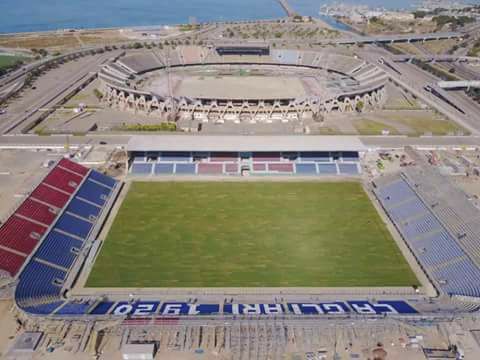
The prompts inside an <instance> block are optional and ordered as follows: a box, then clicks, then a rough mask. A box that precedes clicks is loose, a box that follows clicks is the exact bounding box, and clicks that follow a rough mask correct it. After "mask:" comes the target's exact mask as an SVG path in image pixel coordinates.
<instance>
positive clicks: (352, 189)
mask: <svg viewBox="0 0 480 360" xmlns="http://www.w3.org/2000/svg"><path fill="white" fill-rule="evenodd" d="M126 150H127V152H128V160H127V166H128V169H129V171H128V175H127V176H126V177H125V178H121V179H114V178H112V177H110V176H108V175H105V174H102V173H100V172H98V171H96V170H93V169H89V168H87V167H85V166H83V165H80V164H78V163H76V162H74V161H72V160H68V159H65V158H64V159H61V160H60V161H58V162H56V164H54V165H53V166H52V168H51V169H50V170H49V171H48V174H47V175H46V176H44V177H43V178H42V179H40V180H39V182H38V183H37V185H36V186H35V187H34V188H33V189H32V191H31V192H30V193H29V194H28V195H27V196H26V198H25V199H23V200H22V202H21V203H20V204H19V205H18V206H16V207H15V209H14V210H13V211H12V212H11V214H10V215H9V216H8V218H7V219H6V220H5V221H4V222H3V223H2V226H1V228H0V241H1V243H0V254H1V256H0V268H1V269H2V279H3V280H2V282H3V284H4V285H5V284H7V283H8V284H10V286H11V287H12V288H14V289H15V290H14V291H15V295H14V296H15V302H16V305H17V307H18V309H20V310H21V311H22V313H24V314H25V315H26V316H30V317H42V318H43V317H48V318H51V319H80V320H86V319H96V320H108V319H123V320H122V321H124V322H125V323H129V322H131V321H137V322H138V321H140V320H141V321H144V322H145V323H148V322H149V321H152V319H174V320H175V321H178V319H179V318H178V317H179V316H184V317H185V318H192V317H208V318H212V319H218V318H221V319H227V318H231V317H235V316H239V315H242V316H247V317H248V316H270V317H271V316H273V317H282V318H285V319H288V318H292V317H293V318H294V317H296V316H303V315H309V316H310V317H311V316H316V317H318V318H321V317H326V318H331V317H332V316H333V317H336V316H339V317H342V318H344V317H345V316H348V317H352V318H355V317H365V316H369V317H374V318H375V317H382V316H385V315H388V316H391V317H394V318H395V317H400V318H401V317H407V318H411V317H419V318H430V319H434V318H435V317H437V316H440V315H439V310H438V309H441V311H442V313H446V312H447V313H450V314H458V313H462V312H463V313H465V312H471V311H474V310H477V308H478V300H477V299H478V297H479V292H480V284H479V280H478V279H480V276H479V275H480V267H479V266H478V264H479V260H478V259H479V258H478V254H479V252H478V247H477V246H476V239H477V235H478V228H477V227H476V224H477V222H476V220H475V219H476V217H475V215H476V211H475V210H474V209H473V208H472V205H471V204H470V203H469V202H468V199H467V198H465V197H464V196H462V194H461V193H458V194H457V193H452V191H453V190H452V189H450V187H449V186H448V184H445V183H444V182H442V179H443V177H442V176H440V175H438V174H435V173H428V174H427V173H425V171H427V170H422V169H418V168H416V167H413V168H409V169H405V170H402V171H400V172H399V173H397V174H391V175H388V176H385V177H380V178H376V179H374V180H373V181H368V180H365V178H364V177H362V171H363V170H362V161H363V157H364V156H365V154H366V153H367V152H368V151H369V149H368V147H366V146H365V145H364V144H363V143H362V142H360V141H359V140H358V139H357V138H353V137H344V138H342V137H335V138H329V137H323V136H293V137H292V136H273V137H262V136H260V137H259V136H252V137H237V136H230V137H228V136H227V137H225V136H223V137H218V136H200V137H199V136H195V137H192V136H185V135H164V136H161V137H149V136H132V138H131V139H130V141H129V143H128V147H127V149H126ZM426 179H428V181H427V180H426ZM447 190H448V191H447ZM447 197H448V198H449V199H450V198H452V197H453V198H455V199H456V200H455V202H452V201H450V200H448V201H447V200H446V199H447ZM432 204H435V206H433V207H432ZM452 214H456V216H455V217H453V216H452ZM460 214H462V216H460ZM312 298H314V299H315V300H313V301H312Z"/></svg>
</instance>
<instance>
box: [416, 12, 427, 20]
mask: <svg viewBox="0 0 480 360" xmlns="http://www.w3.org/2000/svg"><path fill="white" fill-rule="evenodd" d="M425 16H427V12H426V11H422V10H417V11H414V12H413V18H414V19H423V18H424V17H425Z"/></svg>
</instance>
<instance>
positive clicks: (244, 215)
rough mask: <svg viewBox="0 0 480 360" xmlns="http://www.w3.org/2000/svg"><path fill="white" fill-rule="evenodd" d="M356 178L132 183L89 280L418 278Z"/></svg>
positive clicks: (205, 282) (271, 283)
mask: <svg viewBox="0 0 480 360" xmlns="http://www.w3.org/2000/svg"><path fill="white" fill-rule="evenodd" d="M418 284H419V283H418V280H417V279H416V276H415V275H414V273H413V272H412V270H411V269H410V267H409V265H408V264H407V262H406V260H405V259H404V257H403V255H402V254H401V252H400V250H399V249H398V247H397V245H396V243H395V242H394V240H393V239H392V236H391V234H390V233H389V231H388V230H387V228H386V227H385V224H384V223H383V222H382V220H381V218H380V216H379V214H378V213H377V211H376V209H375V208H374V206H373V205H372V203H371V202H370V199H369V198H368V196H367V194H366V193H365V192H364V190H363V188H362V186H361V184H359V183H356V182H133V183H132V184H131V187H130V189H129V192H128V193H127V195H126V198H125V199H124V201H123V203H122V204H121V207H120V209H119V212H118V214H117V216H116V218H115V220H114V222H113V225H112V227H111V229H110V230H109V233H108V236H107V239H106V240H105V243H104V244H103V247H102V249H101V252H100V254H99V255H98V257H97V259H96V262H95V264H94V266H93V269H92V271H91V273H90V275H89V278H88V280H87V284H86V286H87V287H132V288H133V287H136V288H139V287H161V288H166V287H178V288H183V287H212V288H214V287H348V286H359V287H365V286H412V285H418Z"/></svg>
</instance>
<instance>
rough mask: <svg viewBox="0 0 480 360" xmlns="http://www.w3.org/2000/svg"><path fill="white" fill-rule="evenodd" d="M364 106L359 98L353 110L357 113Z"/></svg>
mask: <svg viewBox="0 0 480 360" xmlns="http://www.w3.org/2000/svg"><path fill="white" fill-rule="evenodd" d="M364 108H365V103H364V102H363V101H362V100H359V101H358V102H357V104H356V105H355V110H356V111H357V112H359V113H360V112H362V111H363V109H364Z"/></svg>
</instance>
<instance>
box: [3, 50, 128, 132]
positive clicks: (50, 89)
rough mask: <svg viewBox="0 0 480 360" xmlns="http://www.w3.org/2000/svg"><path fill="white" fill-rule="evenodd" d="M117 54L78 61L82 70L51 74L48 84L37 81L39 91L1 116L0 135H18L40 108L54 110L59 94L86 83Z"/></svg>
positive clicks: (22, 99) (107, 54) (19, 101)
mask: <svg viewBox="0 0 480 360" xmlns="http://www.w3.org/2000/svg"><path fill="white" fill-rule="evenodd" d="M118 53H120V51H117V52H115V51H114V52H109V53H105V54H102V55H100V56H93V57H85V58H81V59H79V60H78V61H80V62H81V67H80V68H79V69H74V70H73V71H72V72H68V71H67V70H65V69H63V67H60V68H58V69H52V70H50V72H51V74H50V75H51V79H49V80H47V79H46V77H45V76H43V77H41V78H39V79H38V80H37V81H36V84H35V85H36V86H38V88H39V89H38V90H37V91H35V92H33V93H32V94H24V95H23V96H22V97H21V98H20V99H18V100H17V101H15V103H14V106H13V107H12V109H10V108H9V109H8V112H7V114H5V115H2V117H1V118H0V120H1V123H0V133H2V134H5V133H8V132H11V131H12V130H13V129H14V128H18V131H19V130H20V127H19V125H25V124H24V123H26V122H27V120H28V119H30V118H31V117H32V116H34V115H35V114H36V113H37V112H38V110H39V109H40V108H44V107H51V106H54V105H55V103H56V102H58V100H59V99H61V98H62V96H61V95H62V94H64V93H65V92H67V91H71V90H73V89H74V88H75V87H76V86H78V84H79V83H81V82H82V81H83V80H84V79H86V77H87V76H88V74H89V73H91V72H96V71H97V70H98V68H99V65H100V64H102V63H103V62H105V61H106V60H107V59H108V58H111V57H114V56H115V55H116V54H118ZM22 127H23V126H22ZM15 131H17V130H15ZM18 131H17V132H18Z"/></svg>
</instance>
